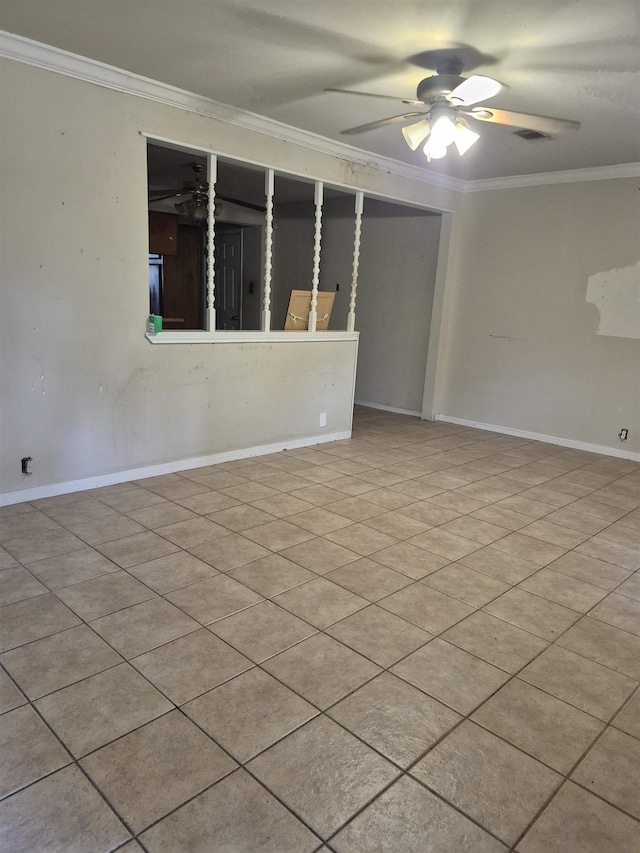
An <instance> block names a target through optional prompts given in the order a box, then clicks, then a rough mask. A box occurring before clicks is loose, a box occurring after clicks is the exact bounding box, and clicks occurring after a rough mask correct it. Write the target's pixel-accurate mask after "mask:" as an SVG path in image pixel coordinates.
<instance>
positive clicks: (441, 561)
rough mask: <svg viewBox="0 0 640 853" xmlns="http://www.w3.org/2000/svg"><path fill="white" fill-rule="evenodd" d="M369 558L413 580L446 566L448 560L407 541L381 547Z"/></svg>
mask: <svg viewBox="0 0 640 853" xmlns="http://www.w3.org/2000/svg"><path fill="white" fill-rule="evenodd" d="M370 559H372V560H375V562H376V563H380V564H381V565H383V566H387V567H388V568H390V569H395V571H397V572H401V573H402V574H403V575H407V577H410V578H413V580H420V579H421V578H424V577H426V576H427V575H429V574H431V573H432V572H435V571H437V570H438V569H441V568H442V567H443V566H446V565H447V563H448V562H449V560H447V559H446V557H439V556H438V555H437V554H431V553H430V552H429V551H425V550H423V549H422V548H417V547H416V546H415V545H411V544H410V543H409V542H398V543H397V544H396V545H391V547H389V548H383V549H382V550H381V551H376V552H375V553H373V554H371V557H370Z"/></svg>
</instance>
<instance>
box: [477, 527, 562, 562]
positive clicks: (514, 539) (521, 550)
mask: <svg viewBox="0 0 640 853" xmlns="http://www.w3.org/2000/svg"><path fill="white" fill-rule="evenodd" d="M492 547H493V548H495V549H496V550H498V551H504V552H505V553H507V554H512V555H513V556H514V557H520V559H522V560H527V561H528V562H529V563H534V564H535V565H536V566H538V567H540V568H541V567H542V566H546V565H547V564H548V563H551V562H553V560H557V559H558V557H561V556H562V555H563V554H564V553H565V551H568V550H569V549H568V548H565V547H562V548H560V547H559V546H558V545H551V544H550V543H548V542H542V541H541V540H540V539H534V538H533V537H531V536H525V535H524V534H523V533H521V532H520V533H510V534H509V535H508V536H505V537H503V538H502V539H498V540H497V542H494V543H493V546H492Z"/></svg>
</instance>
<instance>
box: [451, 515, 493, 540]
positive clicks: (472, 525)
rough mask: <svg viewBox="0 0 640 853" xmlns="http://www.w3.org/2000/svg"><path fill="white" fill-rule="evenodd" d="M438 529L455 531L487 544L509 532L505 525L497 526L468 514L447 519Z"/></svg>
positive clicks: (467, 537)
mask: <svg viewBox="0 0 640 853" xmlns="http://www.w3.org/2000/svg"><path fill="white" fill-rule="evenodd" d="M440 530H445V531H446V532H447V533H455V534H456V535H457V536H462V537H464V538H466V539H471V540H473V541H474V542H479V543H480V544H481V545H489V544H490V543H491V542H495V540H496V539H501V538H502V537H503V536H507V535H508V534H509V532H510V531H509V530H508V529H507V528H506V527H499V526H498V525H496V524H491V523H490V522H488V521H482V520H481V519H479V518H473V517H472V516H469V515H465V516H462V517H461V518H454V520H453V521H448V522H447V523H446V524H443V525H442V526H441V527H440Z"/></svg>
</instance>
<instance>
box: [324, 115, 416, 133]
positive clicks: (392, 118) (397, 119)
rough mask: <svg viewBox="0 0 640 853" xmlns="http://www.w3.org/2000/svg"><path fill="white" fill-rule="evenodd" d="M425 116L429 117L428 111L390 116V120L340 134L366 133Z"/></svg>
mask: <svg viewBox="0 0 640 853" xmlns="http://www.w3.org/2000/svg"><path fill="white" fill-rule="evenodd" d="M425 115H429V113H428V111H427V112H422V113H401V114H400V115H398V116H389V118H381V119H380V120H379V121H370V122H369V123H368V124H360V125H358V126H357V127H348V128H347V129H346V130H341V131H340V133H342V134H344V135H346V136H351V135H352V134H355V133H365V132H366V131H367V130H375V129H376V128H378V127H385V125H387V124H394V123H396V122H401V121H404V120H405V119H408V118H413V116H425Z"/></svg>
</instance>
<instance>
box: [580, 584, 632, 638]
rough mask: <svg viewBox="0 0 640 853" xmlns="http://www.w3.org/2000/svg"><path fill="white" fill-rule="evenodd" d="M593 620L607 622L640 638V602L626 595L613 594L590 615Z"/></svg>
mask: <svg viewBox="0 0 640 853" xmlns="http://www.w3.org/2000/svg"><path fill="white" fill-rule="evenodd" d="M589 615H590V616H591V617H592V618H593V619H599V620H600V622H606V623H607V624H608V625H613V626H614V627H616V628H621V629H622V630H623V631H628V632H629V633H630V634H635V635H636V636H639V637H640V601H639V600H636V599H634V598H629V597H628V596H625V595H617V594H616V593H611V594H610V595H608V596H607V597H606V598H605V599H604V600H603V601H601V602H600V604H598V605H597V606H596V607H594V608H593V610H592V611H591V613H590V614H589Z"/></svg>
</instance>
